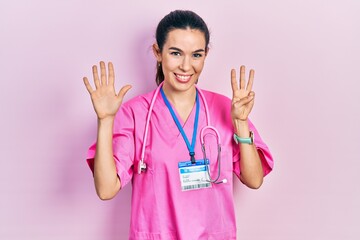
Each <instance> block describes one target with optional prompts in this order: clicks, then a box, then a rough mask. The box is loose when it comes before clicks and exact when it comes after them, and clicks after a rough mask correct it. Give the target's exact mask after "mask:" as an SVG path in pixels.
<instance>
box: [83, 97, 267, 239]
mask: <svg viewBox="0 0 360 240" xmlns="http://www.w3.org/2000/svg"><path fill="white" fill-rule="evenodd" d="M202 92H203V94H204V96H205V98H206V102H207V104H208V107H209V114H210V117H211V125H212V126H214V127H215V128H216V129H217V130H218V131H219V134H220V139H221V145H222V150H221V177H220V179H224V178H225V179H227V183H222V184H212V186H211V187H210V188H204V189H196V190H190V191H182V190H181V183H180V176H179V168H178V163H179V162H182V161H188V160H189V151H188V149H187V147H186V144H185V142H184V139H183V137H182V136H181V134H180V132H179V130H178V128H177V126H176V124H175V122H174V120H173V118H172V116H171V114H170V112H169V110H168V108H167V107H166V105H165V103H164V100H163V99H162V96H161V94H158V96H157V99H156V101H155V105H154V109H153V113H152V117H151V120H150V125H149V133H148V139H147V144H146V154H145V162H146V164H147V170H146V172H145V173H142V174H141V175H138V174H137V168H136V166H137V164H138V162H139V160H140V156H141V148H142V142H143V140H142V139H143V136H144V130H145V120H146V116H147V114H148V109H149V106H150V102H151V99H152V96H153V94H154V92H150V93H148V94H145V95H142V96H138V97H135V98H133V99H132V100H130V101H128V102H126V103H124V104H123V105H122V106H121V108H120V109H119V111H118V113H117V115H116V119H115V123H114V135H113V150H114V160H115V164H116V169H117V173H118V176H119V178H120V180H121V185H122V187H124V186H125V185H126V184H127V183H129V182H130V181H132V184H133V193H132V203H131V210H132V211H131V224H130V234H129V238H130V239H166V240H168V239H183V240H189V239H190V240H192V239H226V240H229V239H236V222H235V212H234V202H233V173H235V174H236V176H238V177H239V175H240V171H241V169H240V164H239V146H238V145H236V143H235V142H234V140H233V134H234V130H233V126H232V120H231V114H230V112H231V101H230V99H228V98H227V97H225V96H222V95H219V94H216V93H212V92H209V91H204V90H203V91H202ZM178 118H179V116H178ZM194 118H195V107H194V109H193V110H192V112H191V114H190V116H189V118H188V120H187V121H186V122H185V123H184V122H182V121H181V119H180V118H179V119H180V122H181V124H182V126H183V128H184V131H185V133H186V135H187V136H188V138H189V139H190V141H191V137H192V133H193V128H194ZM249 124H250V129H251V130H252V131H253V132H254V136H255V145H256V147H257V149H258V151H259V154H260V157H261V160H262V165H263V169H264V175H266V174H268V173H269V172H270V171H271V170H272V167H273V160H272V156H271V154H270V152H269V149H268V147H267V146H266V145H265V143H264V142H263V141H262V140H261V138H260V136H259V134H258V132H257V131H256V129H255V127H254V125H253V124H252V123H251V122H250V121H249ZM205 126H206V114H205V107H204V104H203V102H202V99H201V98H200V115H199V127H198V133H197V139H196V146H195V158H196V159H202V158H203V154H202V151H201V144H200V131H201V129H202V128H203V127H205ZM205 142H206V155H207V157H208V158H209V159H210V173H211V177H212V178H215V177H216V176H217V169H218V168H217V166H218V165H217V164H218V163H217V154H218V152H217V146H216V139H214V136H213V134H207V135H206V136H205ZM95 147H96V146H95V144H94V145H92V146H91V147H90V149H89V152H88V157H87V161H88V164H89V166H90V168H91V169H92V170H93V164H94V159H93V158H94V156H95Z"/></svg>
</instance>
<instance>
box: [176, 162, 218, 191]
mask: <svg viewBox="0 0 360 240" xmlns="http://www.w3.org/2000/svg"><path fill="white" fill-rule="evenodd" d="M206 161H207V164H209V160H206ZM178 166H179V174H180V183H181V190H182V191H189V190H195V189H202V188H209V187H211V183H210V182H208V181H206V180H208V176H207V169H206V168H207V166H206V165H205V161H204V160H196V161H195V163H194V164H192V163H191V161H185V162H179V164H178Z"/></svg>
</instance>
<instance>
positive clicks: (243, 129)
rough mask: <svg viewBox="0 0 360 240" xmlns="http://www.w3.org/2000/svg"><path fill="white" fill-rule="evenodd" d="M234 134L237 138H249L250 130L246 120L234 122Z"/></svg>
mask: <svg viewBox="0 0 360 240" xmlns="http://www.w3.org/2000/svg"><path fill="white" fill-rule="evenodd" d="M234 132H235V133H236V135H237V136H239V137H244V138H245V137H249V134H250V129H249V123H248V121H247V120H237V119H236V120H234Z"/></svg>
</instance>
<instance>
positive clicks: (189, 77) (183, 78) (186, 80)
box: [175, 73, 192, 83]
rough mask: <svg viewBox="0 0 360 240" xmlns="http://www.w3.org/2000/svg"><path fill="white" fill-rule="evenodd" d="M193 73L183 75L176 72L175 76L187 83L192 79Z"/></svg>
mask: <svg viewBox="0 0 360 240" xmlns="http://www.w3.org/2000/svg"><path fill="white" fill-rule="evenodd" d="M191 76H192V75H182V74H176V73H175V78H176V80H177V81H179V82H181V83H187V82H189V81H190V79H191Z"/></svg>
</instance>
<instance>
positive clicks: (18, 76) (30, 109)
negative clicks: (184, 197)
mask: <svg viewBox="0 0 360 240" xmlns="http://www.w3.org/2000/svg"><path fill="white" fill-rule="evenodd" d="M174 9H191V10H194V11H195V12H197V13H198V14H199V15H200V16H202V17H203V18H204V19H205V21H206V22H207V23H208V26H209V27H210V29H211V34H212V35H211V50H210V54H209V56H208V59H207V62H206V66H205V69H204V72H203V75H202V77H201V80H200V83H199V85H200V86H201V87H203V88H206V89H210V90H214V91H217V92H219V93H223V94H226V95H227V96H231V87H230V78H229V76H230V69H231V68H238V66H240V65H241V64H245V65H246V66H247V67H249V68H250V67H251V68H254V69H255V70H256V74H255V85H254V89H255V92H256V94H257V95H256V96H257V97H256V103H255V108H254V110H253V112H252V114H251V118H252V120H253V122H254V123H255V125H256V126H257V128H258V130H259V131H260V133H261V134H262V137H263V139H264V140H265V141H266V142H267V144H268V145H269V147H270V149H271V150H272V153H273V156H274V158H275V169H274V171H273V172H272V173H271V174H270V175H269V176H268V177H266V180H265V182H264V184H263V186H262V187H261V189H259V190H257V191H254V190H250V189H247V188H246V187H244V186H243V185H241V184H240V183H238V182H236V184H235V196H234V197H235V199H236V215H237V219H238V236H239V239H250V240H255V239H256V240H257V239H271V240H289V239H294V240H297V239H299V240H300V239H301V240H304V239H326V240H330V239H334V240H335V239H336V240H338V239H342V240H344V239H354V240H355V239H360V228H359V222H360V217H359V216H360V205H359V203H360V187H359V180H358V179H359V178H358V177H357V172H358V170H359V168H360V156H359V148H360V135H359V133H360V127H359V126H360V124H359V122H360V107H359V100H360V97H359V96H360V90H359V88H360V83H359V81H360V78H359V65H360V57H359V56H360V47H359V42H360V15H359V12H360V2H359V1H357V0H353V1H349V0H343V1H318V0H313V1H285V0H280V1H216V2H215V1H214V2H211V1H185V0H183V1H131V2H130V1H129V2H127V1H126V2H125V1H123V2H120V1H113V0H106V1H96V2H95V1H85V0H77V1H75V0H72V1H70V0H64V1H48V0H47V1H45V0H42V1H41V0H32V1H1V3H0V36H1V38H0V69H1V90H2V91H1V94H0V97H1V101H0V104H1V108H0V109H1V124H0V127H1V144H0V148H1V160H0V161H1V164H0V166H1V167H0V169H1V170H0V191H1V197H0V207H1V210H0V239H4V240H5V239H6V240H12V239H39V240H45V239H67V240H73V239H79V240H80V239H87V240H103V239H105V240H115V239H126V238H127V233H128V228H129V213H130V193H131V186H127V187H126V188H125V189H123V190H122V191H121V193H120V194H119V195H118V196H117V197H116V198H115V199H114V200H112V201H107V202H102V201H100V200H99V199H98V198H97V196H96V194H95V191H94V186H93V180H92V175H91V173H90V170H89V169H88V167H87V165H86V163H85V156H86V150H87V148H88V146H89V145H90V144H91V143H92V142H93V141H94V139H95V135H96V117H95V114H94V112H93V109H92V105H91V102H90V98H89V96H88V93H87V92H86V89H85V87H84V86H83V83H82V77H83V76H91V66H92V65H93V64H97V63H98V62H99V61H100V60H104V61H112V62H113V63H114V65H115V71H116V76H117V89H118V88H119V87H120V86H121V85H123V84H125V83H129V84H132V85H133V89H132V90H131V91H130V92H129V94H128V95H127V99H129V98H130V97H132V96H135V95H138V94H142V93H145V92H147V91H150V90H151V89H153V88H154V87H155V83H154V69H155V60H154V58H153V55H152V52H151V48H150V47H151V44H152V43H153V42H154V31H155V27H156V24H157V23H158V21H159V20H160V19H161V18H162V17H163V16H164V15H165V14H167V13H168V12H170V11H171V10H174ZM189 221H191V220H190V219H189Z"/></svg>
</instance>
